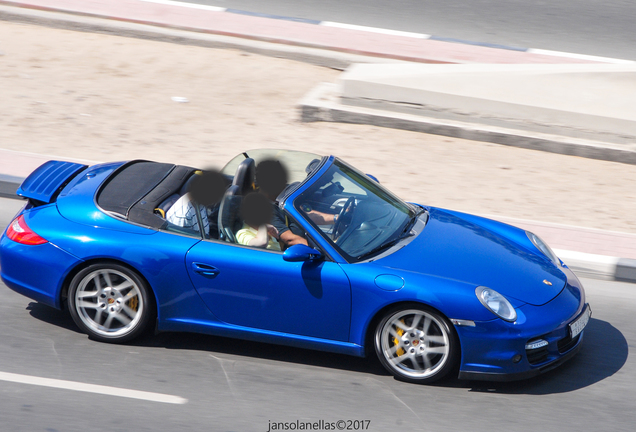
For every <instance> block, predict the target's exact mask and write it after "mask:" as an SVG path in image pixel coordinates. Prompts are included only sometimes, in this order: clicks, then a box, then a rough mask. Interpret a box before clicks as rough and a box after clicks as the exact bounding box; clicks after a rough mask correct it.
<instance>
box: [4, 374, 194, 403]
mask: <svg viewBox="0 0 636 432" xmlns="http://www.w3.org/2000/svg"><path fill="white" fill-rule="evenodd" d="M0 381H9V382H14V383H20V384H31V385H37V386H42V387H52V388H58V389H64V390H74V391H81V392H86V393H97V394H103V395H108V396H118V397H125V398H131V399H141V400H147V401H151V402H162V403H169V404H185V403H187V402H188V400H187V399H184V398H182V397H179V396H172V395H167V394H162V393H151V392H145V391H139V390H129V389H124V388H119V387H109V386H103V385H96V384H85V383H81V382H76V381H64V380H58V379H51V378H41V377H35V376H30V375H20V374H14V373H9V372H0Z"/></svg>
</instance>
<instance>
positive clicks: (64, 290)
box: [60, 258, 159, 311]
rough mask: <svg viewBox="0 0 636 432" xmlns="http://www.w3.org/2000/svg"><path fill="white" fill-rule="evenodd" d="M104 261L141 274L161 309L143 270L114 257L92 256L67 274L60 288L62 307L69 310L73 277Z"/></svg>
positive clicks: (154, 300)
mask: <svg viewBox="0 0 636 432" xmlns="http://www.w3.org/2000/svg"><path fill="white" fill-rule="evenodd" d="M103 263H112V264H117V265H120V266H123V267H126V268H127V269H128V270H130V271H132V272H134V273H135V274H136V275H137V276H139V277H140V278H141V279H142V280H143V281H144V282H145V283H146V285H147V286H148V291H149V294H150V295H151V296H152V301H153V302H154V304H155V306H156V309H155V310H157V311H158V310H159V309H158V308H159V305H158V304H157V296H156V295H155V292H154V289H153V287H152V285H151V284H150V282H149V281H148V278H146V276H144V274H143V273H142V272H140V271H139V270H138V269H136V268H135V267H133V266H132V265H130V264H128V263H127V262H125V261H121V260H118V259H114V258H91V259H89V260H86V261H82V262H80V263H79V264H77V265H76V266H75V267H73V269H71V271H69V272H68V274H67V275H66V278H64V282H63V283H62V288H61V289H60V308H61V309H62V310H68V291H69V289H70V287H71V282H72V281H73V278H74V277H75V276H76V275H77V274H78V273H79V272H81V271H82V270H84V269H85V268H87V267H90V266H91V265H93V264H103Z"/></svg>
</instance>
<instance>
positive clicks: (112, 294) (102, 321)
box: [73, 268, 145, 338]
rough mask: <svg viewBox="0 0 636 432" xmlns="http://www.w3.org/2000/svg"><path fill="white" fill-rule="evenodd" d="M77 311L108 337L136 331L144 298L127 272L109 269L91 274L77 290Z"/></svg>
mask: <svg viewBox="0 0 636 432" xmlns="http://www.w3.org/2000/svg"><path fill="white" fill-rule="evenodd" d="M73 300H74V301H73V303H74V306H75V311H76V312H77V315H78V317H79V319H80V320H81V321H82V323H83V324H84V325H85V326H86V327H88V329H89V330H91V331H92V332H94V333H96V334H97V335H100V336H102V337H105V338H119V337H123V336H125V335H127V334H128V333H130V332H132V331H134V330H135V329H136V328H137V326H138V324H139V322H140V321H141V319H142V317H143V316H144V312H145V310H144V309H145V304H144V298H143V296H142V293H141V291H140V288H139V286H138V285H137V283H136V282H135V281H134V280H133V279H132V278H131V277H130V276H128V275H126V274H124V273H122V272H120V271H118V270H115V269H110V268H104V269H100V270H95V271H92V272H90V273H88V274H87V275H86V276H84V277H83V278H82V280H81V281H80V282H79V284H78V286H77V289H76V290H75V293H74V299H73Z"/></svg>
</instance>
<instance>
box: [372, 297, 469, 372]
mask: <svg viewBox="0 0 636 432" xmlns="http://www.w3.org/2000/svg"><path fill="white" fill-rule="evenodd" d="M375 349H376V353H377V355H378V358H379V360H380V362H381V363H382V365H383V366H384V367H385V368H386V369H387V370H388V371H389V372H391V374H393V375H394V376H395V377H396V378H398V379H400V380H403V381H408V382H413V383H422V384H425V383H431V382H434V381H437V380H439V379H441V378H442V377H444V376H445V375H447V374H448V373H449V372H450V371H451V370H452V369H453V367H454V366H455V364H456V363H457V359H458V356H459V342H458V341H457V336H456V334H455V331H454V329H453V328H452V327H451V325H450V324H449V323H448V321H447V320H446V319H445V318H444V317H443V316H441V315H440V314H439V313H437V312H435V311H433V310H432V309H428V308H424V307H419V306H418V307H413V308H400V309H394V310H393V311H391V312H389V313H388V314H387V315H386V316H385V317H384V319H383V320H382V321H381V322H380V324H379V325H378V327H377V329H376V332H375Z"/></svg>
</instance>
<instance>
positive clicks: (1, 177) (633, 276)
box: [0, 174, 636, 283]
mask: <svg viewBox="0 0 636 432" xmlns="http://www.w3.org/2000/svg"><path fill="white" fill-rule="evenodd" d="M23 180H24V178H22V177H16V176H9V175H5V174H0V198H10V199H18V200H21V199H22V198H21V197H19V196H17V195H16V194H15V192H16V190H17V189H18V187H19V186H20V184H21V183H22V181H23ZM554 252H555V253H556V254H557V256H558V257H559V258H561V259H562V260H563V262H565V263H566V265H567V266H568V267H569V268H570V269H571V270H572V271H573V272H574V273H576V274H577V276H581V277H590V278H594V279H603V280H613V281H618V282H630V283H636V260H634V259H628V258H618V257H610V256H606V255H595V254H588V253H583V252H575V251H568V250H560V249H555V250H554Z"/></svg>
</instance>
